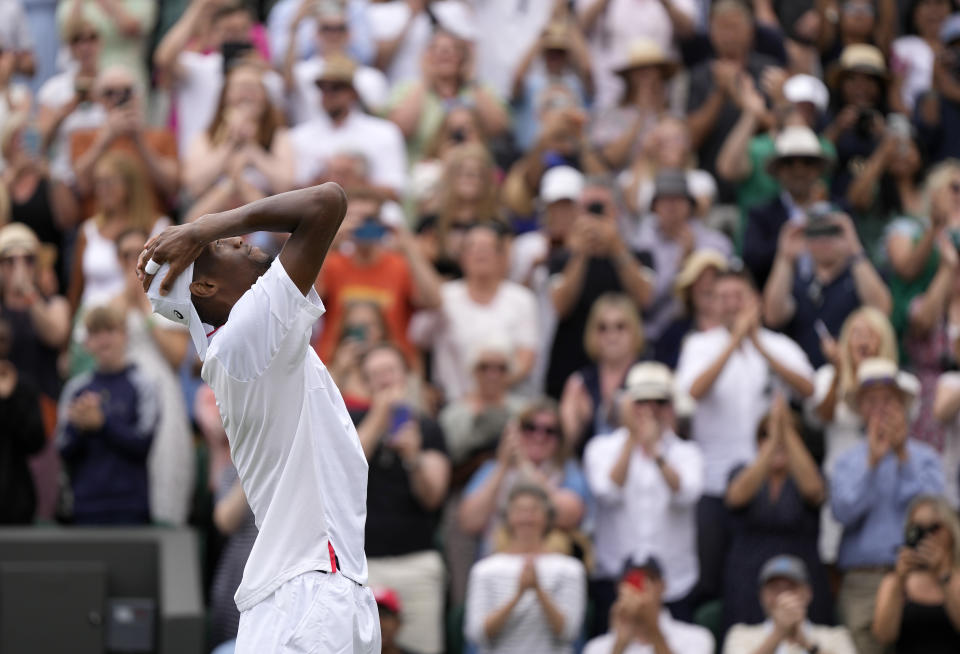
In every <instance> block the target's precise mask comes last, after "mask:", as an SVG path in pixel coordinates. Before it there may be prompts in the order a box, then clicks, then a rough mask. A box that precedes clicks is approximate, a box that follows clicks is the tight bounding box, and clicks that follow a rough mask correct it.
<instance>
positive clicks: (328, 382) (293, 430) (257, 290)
mask: <svg viewBox="0 0 960 654" xmlns="http://www.w3.org/2000/svg"><path fill="white" fill-rule="evenodd" d="M345 211H346V198H345V196H344V194H343V191H342V190H341V189H340V187H339V186H337V185H336V184H323V185H322V186H315V187H312V188H308V189H303V190H300V191H292V192H290V193H283V194H281V195H276V196H273V197H269V198H265V199H263V200H258V201H257V202H253V203H251V204H248V205H246V206H243V207H240V208H238V209H233V210H231V211H225V212H223V213H218V214H211V215H207V216H204V217H202V218H200V219H199V220H197V221H196V222H193V223H188V224H185V225H178V226H175V227H169V228H167V229H166V230H164V231H163V232H162V233H160V234H158V235H157V236H156V237H154V238H152V239H151V240H150V241H149V242H148V243H147V245H146V247H145V248H144V251H143V253H142V254H141V256H140V260H139V262H138V264H137V269H138V272H139V274H140V276H141V279H142V281H143V286H144V289H145V290H147V293H148V295H149V296H150V298H151V301H152V302H153V305H154V310H155V311H157V312H158V313H161V314H162V315H164V316H166V317H168V318H171V319H172V320H177V321H178V322H181V323H182V324H184V325H186V326H187V327H188V328H189V329H190V333H191V336H192V337H193V340H194V343H195V345H196V346H197V351H198V352H199V353H200V355H201V357H202V358H203V359H204V363H203V370H202V373H201V376H202V377H203V379H204V380H205V381H206V382H207V383H208V384H210V386H211V387H212V388H213V391H214V393H215V395H216V398H217V405H218V406H219V408H220V415H221V417H222V418H223V425H224V427H225V429H226V432H227V437H228V438H229V441H230V453H231V455H232V457H233V462H234V464H235V465H236V467H237V470H238V472H239V474H240V481H241V483H242V484H243V490H244V492H245V493H246V496H247V501H248V502H249V504H250V508H251V509H252V510H253V514H254V517H255V518H256V523H257V527H258V528H259V529H260V533H259V535H258V536H257V540H256V542H255V543H254V546H253V550H252V551H251V553H250V558H249V560H248V561H247V565H246V568H245V569H244V571H243V581H242V583H241V584H240V588H239V589H238V590H237V594H236V598H235V599H236V602H237V608H239V609H240V631H239V634H238V636H237V650H236V651H237V652H238V654H273V653H278V654H279V653H286V652H311V653H313V652H316V653H324V654H334V653H337V654H339V653H343V654H346V653H357V654H367V653H370V654H374V653H376V654H379V652H380V623H379V618H378V612H377V606H376V602H375V601H374V599H373V594H372V593H371V592H370V589H369V588H368V587H367V586H366V581H367V561H366V557H365V556H364V550H363V536H364V522H365V521H366V498H367V462H366V458H365V457H364V455H363V450H362V449H361V446H360V440H359V438H358V437H357V432H356V430H355V429H354V427H353V423H352V421H351V420H350V416H349V415H348V413H347V409H346V407H345V406H344V403H343V399H342V397H341V396H340V393H339V392H338V390H337V388H336V386H335V385H334V383H333V379H331V377H330V374H329V373H328V372H327V369H326V367H325V366H324V365H323V363H321V361H320V358H319V357H318V356H317V355H316V353H315V352H314V351H313V348H311V347H310V343H309V339H310V333H311V329H312V328H313V324H314V323H315V322H316V320H317V319H318V318H319V317H320V315H321V314H323V312H324V308H323V304H322V303H321V302H320V298H319V297H318V296H317V293H316V291H315V290H314V289H313V283H314V281H315V280H316V278H317V273H318V272H319V271H320V266H321V264H322V263H323V260H324V257H325V256H326V253H327V250H328V249H329V247H330V243H331V242H332V241H333V237H334V235H335V234H336V233H337V230H338V229H339V227H340V223H341V222H342V221H343V216H344V213H345ZM254 231H273V232H291V235H290V238H289V239H288V240H287V242H286V244H285V245H284V246H283V250H282V251H281V252H280V255H279V256H278V257H277V258H276V260H274V261H272V262H271V261H270V259H269V257H267V256H266V255H265V254H264V253H263V252H262V251H260V250H259V249H257V248H253V247H250V246H248V245H246V244H245V243H244V242H243V241H242V240H241V239H240V238H239V236H241V235H243V234H247V233H250V232H254ZM201 322H202V323H205V324H206V325H209V327H208V328H203V325H202V324H201ZM208 339H209V343H208Z"/></svg>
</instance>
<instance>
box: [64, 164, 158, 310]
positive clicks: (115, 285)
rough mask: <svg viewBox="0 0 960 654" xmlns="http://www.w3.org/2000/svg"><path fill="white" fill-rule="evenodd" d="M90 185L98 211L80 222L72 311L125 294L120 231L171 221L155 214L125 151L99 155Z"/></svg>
mask: <svg viewBox="0 0 960 654" xmlns="http://www.w3.org/2000/svg"><path fill="white" fill-rule="evenodd" d="M93 186H94V196H95V198H96V202H97V213H96V214H94V215H93V216H92V217H90V218H88V219H87V220H85V221H84V222H83V223H82V224H81V225H80V229H79V232H78V234H77V244H76V249H75V250H74V255H73V274H72V275H71V278H70V288H69V290H68V293H67V299H68V300H69V301H70V307H71V310H72V311H73V312H74V314H75V313H76V312H77V309H78V308H79V307H80V306H82V305H88V304H90V303H92V302H102V301H108V300H110V299H112V298H114V297H116V296H118V295H120V294H121V293H123V290H124V288H125V286H126V276H125V275H124V271H123V270H121V269H120V264H119V260H118V258H117V246H116V239H117V237H118V236H119V235H120V234H121V233H122V232H125V231H127V230H129V229H140V230H143V231H144V232H146V233H147V234H148V235H151V236H152V235H154V234H156V233H159V232H160V231H162V230H163V229H164V228H165V227H167V226H168V225H169V224H170V219H169V218H167V217H166V216H158V215H157V210H156V208H155V205H154V201H153V195H152V194H151V192H150V185H149V184H148V183H147V180H146V176H145V175H144V173H143V171H142V170H141V168H140V166H139V164H138V163H137V160H136V159H134V158H133V157H132V156H130V155H129V154H126V153H124V152H122V151H114V152H108V153H106V154H105V155H103V156H102V157H101V158H100V160H99V161H97V164H96V166H95V167H94V172H93Z"/></svg>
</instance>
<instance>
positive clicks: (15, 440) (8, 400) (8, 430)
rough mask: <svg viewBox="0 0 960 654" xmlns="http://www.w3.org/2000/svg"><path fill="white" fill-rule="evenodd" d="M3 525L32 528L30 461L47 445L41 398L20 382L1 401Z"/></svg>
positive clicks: (33, 501)
mask: <svg viewBox="0 0 960 654" xmlns="http://www.w3.org/2000/svg"><path fill="white" fill-rule="evenodd" d="M0 425H2V427H0V524H3V525H11V524H28V523H30V522H32V521H33V513H34V511H35V509H36V503H37V500H36V492H35V490H34V487H33V477H32V476H31V474H30V468H29V467H27V458H28V457H29V456H31V455H33V454H36V453H37V452H39V451H40V450H41V449H43V446H44V445H45V444H46V438H45V437H44V433H43V422H42V421H41V420H40V405H39V403H38V402H37V394H36V392H34V391H33V389H31V388H30V387H29V386H28V385H27V384H25V383H23V381H20V382H19V383H18V384H17V385H16V386H15V387H14V389H13V392H11V393H10V395H9V397H0Z"/></svg>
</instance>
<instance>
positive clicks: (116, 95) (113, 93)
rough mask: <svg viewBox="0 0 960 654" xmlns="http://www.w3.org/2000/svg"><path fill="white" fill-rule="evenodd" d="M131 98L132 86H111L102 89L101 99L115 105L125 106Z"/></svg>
mask: <svg viewBox="0 0 960 654" xmlns="http://www.w3.org/2000/svg"><path fill="white" fill-rule="evenodd" d="M131 96H133V87H132V86H113V87H107V88H105V89H103V97H104V98H105V99H106V100H109V101H110V102H113V103H116V104H125V103H126V102H127V101H128V100H130V98H131Z"/></svg>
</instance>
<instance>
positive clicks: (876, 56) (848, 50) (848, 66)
mask: <svg viewBox="0 0 960 654" xmlns="http://www.w3.org/2000/svg"><path fill="white" fill-rule="evenodd" d="M850 73H864V74H866V75H871V76H872V77H876V78H877V79H879V80H881V81H883V82H886V81H887V80H888V79H889V77H890V74H889V72H888V71H887V62H886V60H885V59H884V58H883V53H882V52H881V51H880V49H879V48H877V47H874V46H872V45H869V44H867V43H852V44H850V45H848V46H847V47H845V48H844V49H843V52H841V53H840V60H839V61H837V62H836V63H835V64H834V65H833V68H832V70H831V71H830V75H829V82H830V86H832V87H836V86H837V85H839V84H840V82H841V81H842V80H843V78H844V77H845V76H846V75H849V74H850Z"/></svg>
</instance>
